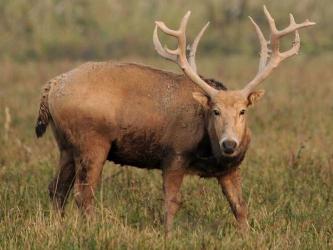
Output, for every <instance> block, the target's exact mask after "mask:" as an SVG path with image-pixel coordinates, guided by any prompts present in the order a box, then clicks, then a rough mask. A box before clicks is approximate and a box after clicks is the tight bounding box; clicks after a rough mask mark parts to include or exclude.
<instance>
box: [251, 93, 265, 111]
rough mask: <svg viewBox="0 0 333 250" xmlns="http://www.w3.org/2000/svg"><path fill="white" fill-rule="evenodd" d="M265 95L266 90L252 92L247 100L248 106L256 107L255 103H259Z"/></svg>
mask: <svg viewBox="0 0 333 250" xmlns="http://www.w3.org/2000/svg"><path fill="white" fill-rule="evenodd" d="M264 94H265V90H262V89H261V90H256V91H253V92H251V93H250V94H249V95H248V97H247V100H248V104H247V106H248V107H250V106H252V105H254V104H255V103H257V102H258V101H259V100H260V99H261V97H263V95H264Z"/></svg>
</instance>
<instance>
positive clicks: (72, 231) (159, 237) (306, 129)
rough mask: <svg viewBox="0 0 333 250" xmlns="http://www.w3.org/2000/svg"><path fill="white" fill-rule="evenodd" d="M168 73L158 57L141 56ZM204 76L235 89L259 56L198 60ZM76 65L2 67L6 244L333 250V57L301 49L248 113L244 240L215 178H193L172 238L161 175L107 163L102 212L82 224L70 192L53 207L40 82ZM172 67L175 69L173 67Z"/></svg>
mask: <svg viewBox="0 0 333 250" xmlns="http://www.w3.org/2000/svg"><path fill="white" fill-rule="evenodd" d="M136 60H137V61H140V62H144V63H147V64H153V65H158V64H159V65H160V66H161V67H164V68H170V67H171V66H169V65H170V63H169V62H163V61H162V59H158V60H157V57H155V59H154V60H152V59H136ZM198 60H199V63H198V64H199V68H200V69H201V70H200V71H201V72H203V73H204V74H205V75H213V76H217V77H218V78H219V79H223V80H224V81H225V82H226V83H227V85H228V86H229V87H230V88H233V87H234V88H236V87H237V86H242V85H243V84H245V83H246V81H248V80H250V78H251V77H253V75H254V74H255V71H256V66H257V60H256V59H254V58H244V57H230V58H201V59H198ZM79 63H80V62H73V61H61V62H52V63H46V62H30V63H25V64H19V63H13V62H11V61H2V62H1V78H0V86H1V88H0V124H4V121H5V116H4V109H5V107H8V108H9V110H10V114H11V118H12V122H11V125H10V130H9V132H8V140H5V134H6V133H5V132H4V131H5V130H4V128H3V127H1V134H0V180H1V185H0V248H1V249H138V248H139V249H163V248H164V247H166V248H168V249H267V248H269V249H332V248H333V150H332V143H333V119H332V117H333V102H332V97H333V87H332V86H333V81H332V77H331V75H332V72H331V69H332V68H333V59H332V55H327V56H320V57H311V58H307V57H305V56H302V55H301V56H299V57H297V58H295V59H292V60H290V61H289V62H286V63H284V64H283V66H281V68H280V69H278V70H277V71H276V72H274V73H273V75H272V76H271V77H270V79H268V80H267V81H266V82H265V83H264V84H263V86H262V87H263V88H265V89H266V91H267V93H266V96H265V98H263V101H262V102H260V103H259V104H258V105H257V106H256V107H255V108H253V109H252V110H251V111H250V112H249V115H248V116H249V124H250V127H251V128H252V131H253V141H252V144H251V148H250V150H249V152H248V155H247V157H246V160H245V162H244V163H243V164H242V166H241V168H242V176H243V180H244V183H243V187H244V195H245V198H246V201H247V203H248V205H249V212H250V224H251V230H250V232H249V234H248V235H245V236H244V237H242V236H240V235H239V234H238V233H237V231H236V229H235V227H234V225H235V222H234V218H233V216H232V214H231V212H230V209H229V206H228V204H227V202H226V199H225V198H224V197H223V195H222V193H221V191H220V189H219V187H218V185H217V183H216V181H215V180H213V179H210V180H205V179H199V178H197V177H188V178H187V179H186V181H185V184H184V185H183V188H182V193H183V197H184V200H183V205H182V208H181V210H180V211H179V213H178V214H177V217H176V220H175V228H174V232H173V237H172V239H171V240H169V241H167V242H164V238H163V234H164V232H163V196H162V188H161V185H162V183H161V176H160V172H159V171H148V170H139V169H135V168H130V167H126V168H121V167H119V166H115V165H114V164H112V163H107V164H106V165H105V168H104V172H103V178H102V183H101V187H100V189H99V190H100V191H99V192H98V193H97V194H96V215H95V216H94V217H93V218H91V220H89V221H86V220H84V219H83V218H82V217H81V216H80V213H79V211H78V209H77V208H76V205H75V202H74V201H73V199H72V197H70V200H69V203H68V207H67V211H66V212H67V213H66V216H65V217H64V218H63V219H61V218H59V217H58V216H57V215H56V214H54V213H53V211H52V209H51V205H50V202H49V198H48V194H47V185H48V183H49V181H50V180H51V178H52V176H53V174H54V172H55V167H56V164H57V157H58V152H57V147H56V144H55V141H54V140H53V138H52V135H51V133H50V131H48V133H47V135H46V136H45V137H43V138H42V139H41V140H37V139H36V138H35V136H34V123H35V119H36V114H37V110H38V105H39V95H40V87H41V85H42V84H43V83H44V82H46V80H48V79H50V78H52V77H53V76H55V75H57V74H60V73H62V72H64V71H67V70H69V69H71V68H73V67H74V66H76V65H78V64H79ZM171 68H173V69H174V66H172V67H171Z"/></svg>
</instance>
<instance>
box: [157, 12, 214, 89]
mask: <svg viewBox="0 0 333 250" xmlns="http://www.w3.org/2000/svg"><path fill="white" fill-rule="evenodd" d="M190 15H191V12H190V11H188V12H187V13H186V15H185V16H184V17H183V19H182V21H181V23H180V26H179V29H178V30H172V29H169V28H168V27H167V26H166V25H165V24H164V22H160V21H156V22H155V24H156V26H155V30H154V35H153V42H154V46H155V49H156V51H157V53H158V54H159V55H161V56H162V57H164V58H166V59H168V60H170V61H173V62H176V63H177V64H178V65H179V67H180V68H181V69H182V70H183V71H184V72H185V74H186V75H187V76H188V77H189V78H190V79H191V80H192V81H193V82H195V83H196V84H197V85H199V86H200V87H201V88H202V89H203V90H204V91H205V92H206V93H207V94H208V95H209V96H214V95H215V94H216V93H217V92H218V90H216V89H214V88H213V87H211V86H210V85H208V84H207V83H206V82H205V81H204V80H202V79H201V78H200V76H199V75H198V74H197V69H196V65H195V53H196V49H197V46H198V44H199V41H200V38H201V37H202V35H203V33H204V31H205V30H206V29H207V27H208V23H207V24H206V25H205V26H204V27H203V28H202V29H201V31H200V32H199V34H198V35H197V37H196V38H195V40H194V42H193V44H192V45H191V46H190V47H189V56H188V57H189V61H188V59H187V57H186V35H185V32H186V27H187V22H188V19H189V17H190ZM157 28H159V29H160V30H162V31H163V32H164V33H166V34H167V35H170V36H173V37H176V38H177V40H178V48H177V49H174V50H170V49H168V48H167V47H164V48H163V47H162V45H161V42H160V40H159V38H158V34H157Z"/></svg>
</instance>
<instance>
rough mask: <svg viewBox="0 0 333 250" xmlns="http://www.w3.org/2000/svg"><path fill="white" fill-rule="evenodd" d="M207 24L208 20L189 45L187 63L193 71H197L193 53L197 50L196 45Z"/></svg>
mask: <svg viewBox="0 0 333 250" xmlns="http://www.w3.org/2000/svg"><path fill="white" fill-rule="evenodd" d="M208 26H209V22H207V23H206V25H205V26H203V28H202V29H201V30H200V32H199V33H198V35H197V36H196V38H195V39H194V41H193V43H192V45H191V46H189V53H188V61H189V64H190V65H191V67H192V69H193V70H194V71H195V72H197V65H196V63H195V54H196V52H197V47H198V44H199V42H200V39H201V37H202V35H203V34H204V33H205V31H206V29H207V28H208Z"/></svg>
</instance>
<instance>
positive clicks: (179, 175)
mask: <svg viewBox="0 0 333 250" xmlns="http://www.w3.org/2000/svg"><path fill="white" fill-rule="evenodd" d="M185 163H186V161H185V160H184V159H183V158H182V157H181V156H176V157H174V158H172V159H171V160H168V161H166V163H165V166H164V167H163V191H164V206H165V222H164V223H165V234H166V236H169V233H170V231H171V229H172V224H173V219H174V217H175V214H176V212H177V211H178V209H179V207H180V202H181V194H180V187H181V184H182V182H183V179H184V175H185V165H184V164H185Z"/></svg>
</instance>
